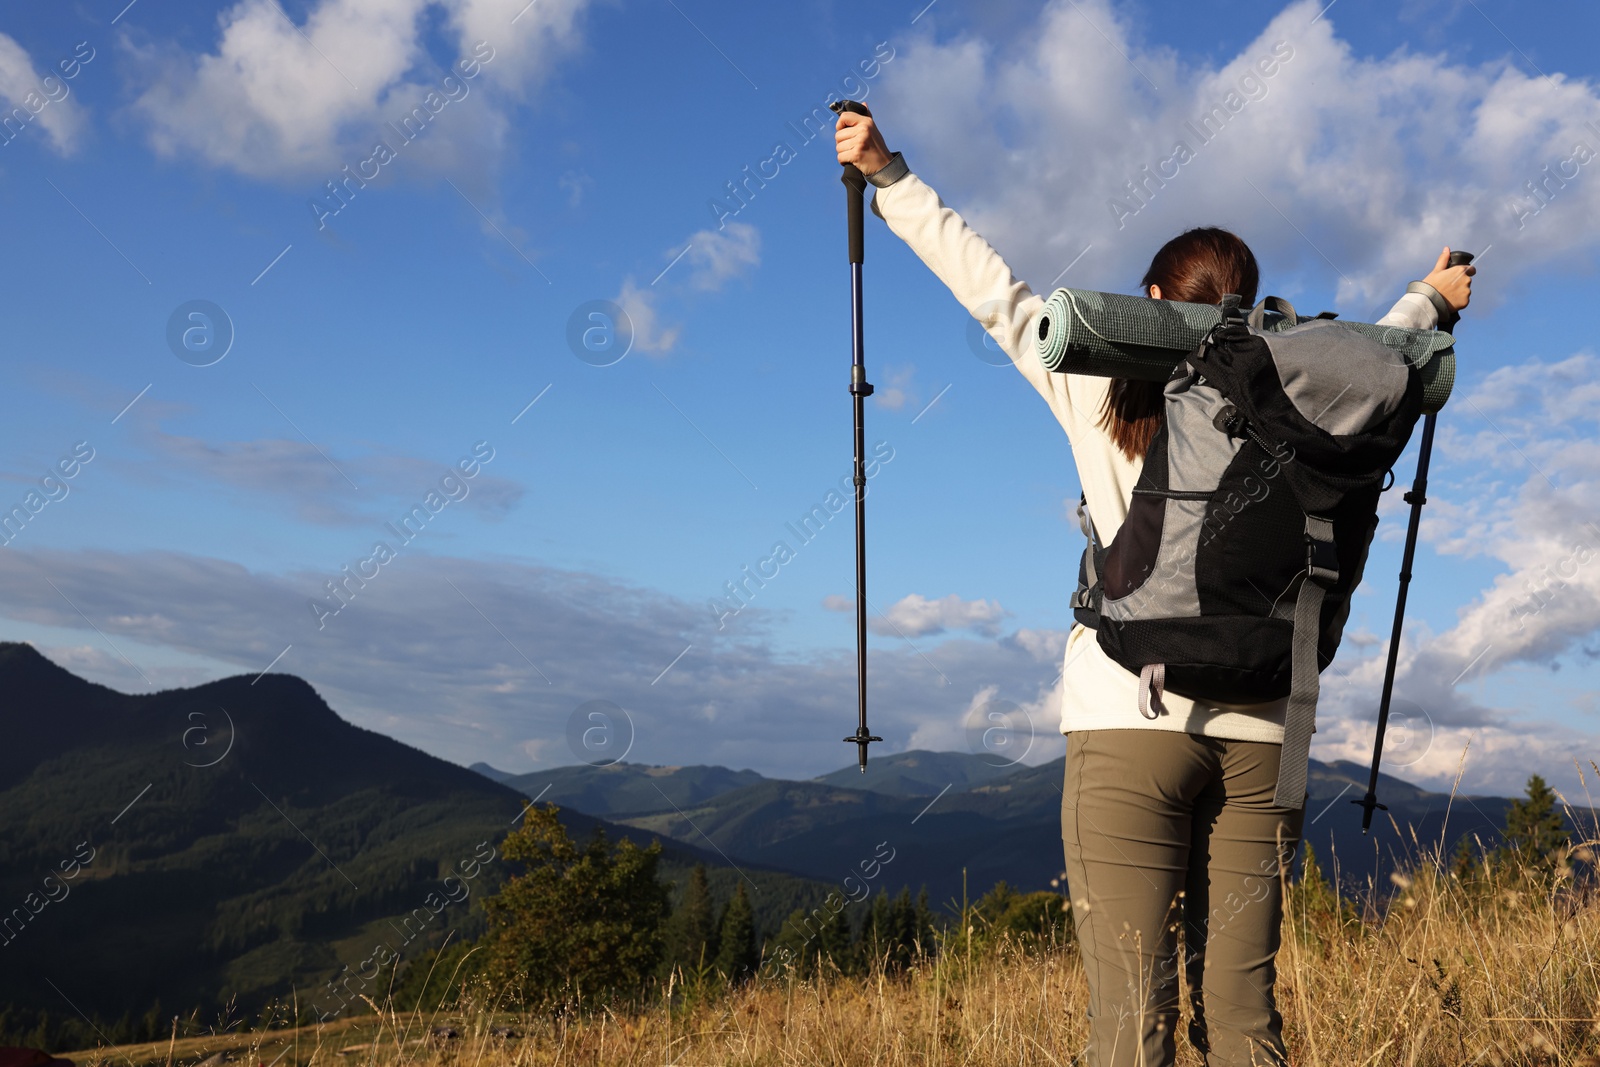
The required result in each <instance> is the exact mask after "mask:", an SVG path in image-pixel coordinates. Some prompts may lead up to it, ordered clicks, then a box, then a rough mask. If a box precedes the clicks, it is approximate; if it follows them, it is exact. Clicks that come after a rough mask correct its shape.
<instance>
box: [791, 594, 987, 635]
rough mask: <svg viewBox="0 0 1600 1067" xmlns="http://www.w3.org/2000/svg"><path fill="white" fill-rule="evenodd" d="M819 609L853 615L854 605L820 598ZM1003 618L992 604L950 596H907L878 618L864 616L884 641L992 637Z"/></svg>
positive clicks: (845, 599)
mask: <svg viewBox="0 0 1600 1067" xmlns="http://www.w3.org/2000/svg"><path fill="white" fill-rule="evenodd" d="M822 606H823V607H825V608H827V609H828V610H829V611H853V610H855V606H856V605H855V601H854V600H852V599H850V598H849V597H844V596H838V595H833V596H828V597H824V598H823V601H822ZM1006 614H1007V613H1006V610H1005V608H1002V607H1001V606H1000V605H999V604H998V603H997V602H995V601H993V600H962V599H961V598H960V597H959V596H957V595H956V594H954V593H951V594H950V595H949V596H946V597H943V598H941V599H939V600H929V599H928V598H927V597H924V596H922V595H920V594H918V593H911V594H909V595H907V596H904V597H902V598H900V599H899V600H897V601H895V602H894V603H893V604H890V605H889V609H888V610H887V611H885V612H884V613H883V614H882V615H881V616H868V621H867V629H869V630H871V631H872V632H873V633H875V634H882V635H884V636H886V637H923V636H926V635H927V634H940V633H944V632H945V631H946V630H972V631H973V632H974V633H980V634H984V635H986V636H993V635H995V634H997V633H999V632H1000V628H999V625H998V623H999V621H1000V620H1001V619H1003V618H1005V616H1006Z"/></svg>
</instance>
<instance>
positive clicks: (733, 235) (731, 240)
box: [685, 222, 761, 291]
mask: <svg viewBox="0 0 1600 1067" xmlns="http://www.w3.org/2000/svg"><path fill="white" fill-rule="evenodd" d="M685 258H686V259H687V260H688V261H689V263H690V264H691V265H692V266H693V267H694V271H693V273H692V274H691V275H690V277H689V284H690V285H692V286H694V287H695V288H696V289H702V290H707V291H715V290H717V289H721V288H722V287H723V285H724V284H726V283H727V282H728V281H730V280H731V279H733V278H737V277H741V276H743V275H744V274H746V273H748V272H749V271H751V270H754V269H755V268H756V267H758V266H760V265H761V232H760V231H759V230H757V229H756V228H755V227H754V226H752V225H750V224H749V223H747V222H730V223H728V225H727V227H726V228H724V229H723V230H721V231H718V230H700V231H698V232H696V233H695V235H694V236H693V237H691V238H689V251H688V253H687V254H686V255H685Z"/></svg>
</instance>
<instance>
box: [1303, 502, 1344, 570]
mask: <svg viewBox="0 0 1600 1067" xmlns="http://www.w3.org/2000/svg"><path fill="white" fill-rule="evenodd" d="M1306 574H1307V576H1308V577H1310V578H1313V579H1315V580H1316V581H1319V582H1323V583H1326V584H1328V585H1332V584H1333V583H1334V582H1337V581H1338V580H1339V547H1338V545H1336V544H1334V541H1333V523H1331V522H1329V521H1328V520H1327V519H1319V518H1315V517H1314V516H1311V515H1307V516H1306Z"/></svg>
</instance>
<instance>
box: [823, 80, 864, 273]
mask: <svg viewBox="0 0 1600 1067" xmlns="http://www.w3.org/2000/svg"><path fill="white" fill-rule="evenodd" d="M828 107H829V108H831V109H832V110H833V112H834V113H835V114H839V115H842V114H844V113H845V112H846V111H848V112H851V113H852V114H856V115H866V114H868V111H867V109H866V108H865V107H863V106H862V105H861V104H859V103H857V102H856V101H854V100H835V101H834V102H833V103H831V104H829V105H828ZM839 180H840V181H842V182H844V187H845V190H846V192H845V204H846V207H847V209H848V211H849V221H850V262H852V263H860V262H862V260H863V250H864V247H865V243H866V242H865V241H864V239H863V238H862V217H861V213H862V206H863V202H864V200H865V198H866V193H867V176H866V175H865V174H862V173H861V169H860V168H859V167H857V166H856V165H855V164H854V163H846V164H844V174H843V175H841V176H840V178H839Z"/></svg>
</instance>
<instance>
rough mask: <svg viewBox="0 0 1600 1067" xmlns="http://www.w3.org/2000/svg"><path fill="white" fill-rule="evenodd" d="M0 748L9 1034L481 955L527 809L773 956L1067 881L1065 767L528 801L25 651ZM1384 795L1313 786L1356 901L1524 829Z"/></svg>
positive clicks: (1, 980) (492, 779) (597, 774)
mask: <svg viewBox="0 0 1600 1067" xmlns="http://www.w3.org/2000/svg"><path fill="white" fill-rule="evenodd" d="M0 727H3V729H4V736H5V739H6V743H5V744H4V745H3V746H0V827H4V835H3V837H0V1029H4V1028H5V1027H6V1026H7V1025H9V1026H13V1027H14V1026H21V1025H24V1023H23V1022H19V1020H25V1019H26V1018H33V1017H37V1014H38V1013H39V1012H41V1011H45V1010H48V1011H50V1012H52V1013H54V1014H55V1015H57V1016H61V1015H66V1014H68V1013H76V1012H79V1011H81V1012H82V1013H83V1014H84V1015H86V1016H90V1017H93V1018H97V1019H102V1020H115V1019H117V1018H120V1017H121V1016H123V1014H124V1013H125V1012H131V1013H132V1014H133V1015H134V1016H136V1017H137V1016H140V1015H143V1014H145V1013H146V1012H147V1011H148V1010H150V1009H151V1008H152V1006H153V1005H155V1004H156V1003H157V1002H158V1001H159V1003H160V1004H161V1005H163V1006H164V1008H163V1010H164V1011H166V1012H167V1013H168V1014H170V1013H172V1012H174V1011H176V1012H182V1013H187V1012H188V1010H189V1009H190V1008H192V1007H202V1008H208V1009H209V1008H215V1007H217V1006H220V1005H222V1004H224V1003H226V1002H228V1001H229V1000H230V999H233V998H237V1002H238V1004H239V1006H240V1007H241V1008H242V1009H244V1010H246V1011H249V1010H252V1009H253V1008H255V1007H259V1006H260V1005H262V1004H263V1003H264V1002H265V1001H266V1000H268V999H270V998H273V997H280V996H288V995H289V994H290V993H291V992H293V993H295V994H296V995H297V996H298V997H299V998H300V1002H301V1003H302V1004H305V1003H306V1002H307V1001H308V1000H311V1001H315V998H316V996H317V992H316V991H317V990H318V988H319V987H321V986H322V985H323V984H324V983H325V982H326V981H327V980H328V979H329V978H331V977H333V976H334V975H336V974H340V973H343V969H344V968H346V967H349V968H352V969H356V968H359V966H360V964H361V962H362V961H363V960H364V959H367V958H369V957H370V956H371V955H372V954H373V951H374V949H375V947H376V946H377V945H378V944H379V943H380V942H384V943H388V944H390V945H391V946H392V947H393V948H394V949H395V950H396V951H398V952H399V953H400V955H401V956H402V957H403V958H411V957H412V956H413V955H414V954H415V953H416V952H418V951H420V950H421V949H422V948H423V947H425V946H431V945H434V944H436V943H438V942H439V941H440V940H441V939H442V938H443V936H444V935H445V933H446V931H449V930H454V931H456V934H457V936H461V937H472V936H475V935H476V934H477V933H478V932H479V931H480V930H481V927H482V921H483V920H482V913H481V910H480V909H478V908H477V907H476V906H475V905H474V904H473V903H472V901H474V900H481V899H482V898H483V897H485V896H487V895H488V894H490V893H492V892H493V891H494V890H495V889H496V888H497V887H498V886H499V884H500V883H501V882H502V881H503V879H504V878H506V877H507V876H508V873H509V872H508V869H507V864H505V863H504V862H502V861H499V860H498V859H490V860H487V861H485V860H484V858H483V857H485V856H487V855H490V854H491V853H493V852H495V851H496V850H497V849H498V846H499V845H500V843H501V842H502V840H503V839H504V837H505V835H506V834H507V833H508V832H510V830H511V829H512V827H513V824H514V823H515V822H516V820H517V819H518V816H519V815H520V813H521V812H522V811H523V810H524V808H525V807H526V806H527V804H528V803H529V801H530V800H534V799H537V800H538V801H540V802H552V803H555V804H557V805H559V806H560V807H561V809H562V811H563V821H564V822H565V824H566V825H567V827H568V829H569V831H570V832H571V833H573V835H574V836H576V837H587V836H588V834H589V833H591V832H592V831H593V830H594V829H596V828H600V829H602V830H604V831H605V832H606V833H607V834H609V835H610V836H611V837H612V838H613V840H615V839H617V838H619V837H621V836H624V835H626V836H630V837H633V838H634V839H635V840H637V841H639V842H640V843H645V842H646V841H648V840H649V839H651V838H659V839H660V840H662V842H663V844H664V845H665V851H664V853H663V858H662V871H663V874H664V876H665V877H667V878H669V879H672V880H673V881H674V882H675V884H677V885H679V886H681V885H682V884H683V882H684V881H685V880H686V878H687V874H688V871H689V870H690V869H691V868H692V867H693V866H694V865H695V864H697V863H704V864H706V865H707V866H708V867H709V868H710V869H711V871H710V874H711V886H712V890H713V894H714V895H715V896H716V897H717V898H718V899H719V900H725V899H727V897H728V896H729V895H731V894H732V892H733V886H734V884H735V883H736V882H738V881H744V882H746V885H747V888H748V889H750V891H751V896H752V899H753V903H754V906H755V909H756V918H757V924H758V929H759V930H760V931H762V932H763V933H772V932H775V931H776V929H777V928H778V926H779V925H780V924H781V923H782V921H783V920H784V918H785V917H787V916H788V915H789V914H790V912H791V911H793V909H795V908H797V907H806V908H810V907H813V906H815V905H816V904H818V903H820V902H821V901H822V899H823V898H824V897H825V896H826V894H827V893H829V892H830V891H832V890H833V889H835V888H841V889H844V890H845V891H846V892H850V893H859V891H860V888H861V886H862V885H863V884H865V887H866V888H867V889H868V890H869V891H872V892H877V891H878V890H880V889H881V890H885V891H887V892H889V893H895V892H897V891H898V890H899V889H900V888H901V887H902V886H909V887H910V888H911V890H912V891H913V892H916V891H917V890H918V889H920V888H922V887H926V888H927V889H928V890H929V893H930V895H931V896H932V898H933V902H934V904H935V905H936V906H938V905H943V904H946V903H950V902H955V901H959V900H960V899H961V895H962V892H963V889H964V888H965V891H966V892H967V893H968V894H969V895H970V896H972V897H974V898H975V897H977V896H979V895H981V894H982V893H984V892H986V891H987V890H988V889H990V888H991V887H992V886H993V885H994V883H995V882H996V881H998V880H1001V879H1004V880H1006V881H1007V882H1009V883H1011V884H1012V885H1013V886H1015V887H1018V888H1020V889H1025V890H1031V889H1041V888H1046V887H1048V886H1050V883H1051V882H1052V880H1053V879H1056V878H1057V876H1058V875H1059V874H1060V872H1061V867H1062V856H1061V846H1060V843H1059V835H1060V823H1059V819H1060V805H1061V790H1062V775H1063V770H1064V764H1063V761H1062V760H1055V761H1053V762H1051V763H1047V764H1044V765H1042V766H1038V767H1028V766H1015V767H1003V766H994V765H992V763H991V762H990V761H989V760H987V759H985V758H983V757H979V756H974V755H970V754H965V753H951V752H923V751H913V752H903V753H899V754H896V755H875V756H874V757H873V760H872V762H871V764H869V768H868V773H867V774H866V775H862V774H860V773H859V772H858V771H857V769H856V767H855V766H854V765H851V766H848V767H845V768H842V769H840V770H838V771H835V772H833V773H830V774H826V775H823V776H822V777H820V778H817V779H813V780H810V781H787V780H782V779H773V778H767V777H764V776H762V775H761V774H758V773H757V772H755V771H752V770H731V769H729V768H726V767H717V766H687V767H652V766H646V765H642V764H630V763H619V764H616V765H614V766H607V767H591V766H572V767H561V768H556V769H554V770H546V771H539V772H535V773H533V774H523V775H513V774H507V773H504V772H500V771H497V770H496V769H495V768H493V767H490V766H488V765H487V764H480V765H478V766H477V767H476V768H474V769H467V768H463V767H459V766H456V765H455V764H452V763H448V762H446V761H444V760H441V759H438V758H436V757H433V756H430V755H428V754H426V753H424V752H421V751H419V750H417V749H415V748H411V747H409V746H407V745H404V744H401V743H400V742H398V741H395V740H393V739H391V738H388V737H385V736H383V735H381V734H378V733H374V732H372V731H370V730H365V729H362V728H360V727H357V726H354V725H352V724H351V723H349V722H346V721H345V720H344V719H341V718H340V717H339V716H338V715H337V714H335V712H334V711H333V710H332V709H331V708H329V707H328V705H327V704H326V703H325V702H324V701H323V700H322V698H321V697H320V696H318V695H317V693H316V691H315V690H314V689H313V688H312V687H311V686H310V685H308V684H307V683H306V682H304V681H302V680H300V679H299V678H296V677H294V676H292V675H284V674H267V675H263V676H261V677H259V678H252V677H250V676H248V675H241V676H237V677H233V678H225V679H222V680H220V681H217V682H212V683H210V684H207V685H202V686H196V687H194V688H189V689H171V690H165V691H162V692H158V693H152V694H147V695H127V694H122V693H118V692H116V691H114V690H111V689H108V688H106V687H104V686H99V685H95V684H92V683H90V682H88V681H85V680H84V679H81V678H78V677H77V676H75V675H73V674H71V673H70V672H68V671H66V670H64V669H62V668H61V667H58V666H56V665H55V664H53V663H51V662H50V661H49V660H47V659H46V658H45V657H44V656H42V655H40V654H39V652H38V651H37V650H35V649H34V648H33V646H31V645H28V644H20V643H15V642H0ZM1365 781H1366V768H1364V767H1359V766H1356V765H1354V764H1348V763H1336V764H1322V763H1317V762H1315V761H1313V764H1312V768H1311V776H1310V782H1311V795H1312V802H1311V805H1310V808H1309V809H1308V811H1307V819H1308V824H1309V825H1310V827H1311V831H1310V834H1309V836H1310V838H1311V840H1313V842H1314V843H1315V844H1316V846H1317V848H1318V851H1319V852H1321V853H1322V854H1323V856H1324V859H1325V861H1326V860H1327V859H1328V858H1329V855H1330V852H1335V851H1336V853H1337V856H1338V861H1339V864H1340V873H1341V876H1342V881H1344V882H1345V883H1346V884H1347V885H1352V886H1354V885H1358V884H1360V883H1361V882H1364V881H1365V880H1366V879H1367V878H1369V877H1375V876H1379V875H1380V874H1381V873H1382V870H1383V867H1384V866H1385V865H1386V864H1388V863H1391V862H1393V859H1394V857H1395V856H1396V855H1407V854H1410V853H1411V852H1413V851H1414V849H1415V844H1414V842H1413V838H1412V828H1415V833H1416V836H1417V839H1420V840H1421V841H1424V842H1428V841H1436V840H1439V839H1440V836H1441V832H1442V830H1441V828H1442V826H1443V821H1444V814H1445V811H1446V809H1447V807H1448V808H1449V825H1448V828H1447V833H1445V838H1446V840H1445V844H1446V846H1447V847H1448V846H1449V845H1451V844H1453V842H1454V841H1455V839H1456V838H1457V837H1459V836H1460V835H1461V834H1463V833H1477V834H1479V835H1480V836H1481V837H1483V838H1484V839H1485V841H1487V842H1491V843H1492V842H1493V841H1494V840H1495V839H1496V838H1497V836H1498V833H1497V831H1498V829H1499V827H1500V826H1501V825H1503V822H1504V814H1505V808H1506V805H1507V804H1508V803H1509V801H1507V800H1504V799H1501V798H1494V797H1457V798H1455V802H1454V804H1453V806H1452V805H1450V804H1449V798H1448V797H1446V796H1444V795H1442V794H1438V793H1431V792H1428V791H1426V790H1422V789H1418V788H1417V787H1415V786H1412V785H1409V784H1407V783H1405V782H1402V781H1400V780H1398V779H1395V778H1385V779H1383V781H1382V785H1381V787H1380V795H1381V797H1382V799H1383V800H1384V801H1385V803H1387V804H1388V805H1389V809H1390V810H1389V811H1388V812H1387V813H1380V817H1379V821H1378V823H1377V825H1376V827H1375V829H1376V832H1375V833H1374V835H1373V836H1372V837H1370V838H1363V837H1362V836H1361V833H1360V829H1359V813H1358V810H1357V809H1356V808H1355V807H1353V806H1352V805H1350V804H1349V803H1348V800H1349V799H1350V798H1352V797H1356V796H1360V795H1361V793H1362V792H1363V791H1364V789H1365ZM1397 827H1398V830H1397ZM863 864H866V865H867V866H868V867H869V868H870V869H872V870H874V871H875V874H874V877H873V878H871V879H865V878H862V866H863ZM468 872H471V873H472V875H473V877H471V878H468V877H467V876H466V875H467V873H468ZM452 875H454V876H455V877H454V879H453V880H452V881H450V882H446V881H445V879H447V878H449V877H450V876H452ZM847 879H855V881H854V882H849V881H847ZM441 895H442V896H444V897H446V898H447V899H449V900H450V903H449V904H448V905H446V906H443V908H442V910H441V911H439V912H438V914H437V916H436V917H434V916H432V913H431V912H430V911H429V909H428V908H427V907H426V906H425V905H426V904H427V902H428V901H429V900H430V899H431V900H435V901H437V900H439V899H440V897H441ZM419 914H420V915H424V916H428V918H427V921H425V922H423V921H418V919H417V916H418V915H419ZM8 1010H9V1011H10V1012H11V1014H10V1016H9V1017H10V1019H11V1022H10V1023H9V1024H7V1023H6V1022H5V1020H6V1018H7V1012H8Z"/></svg>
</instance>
